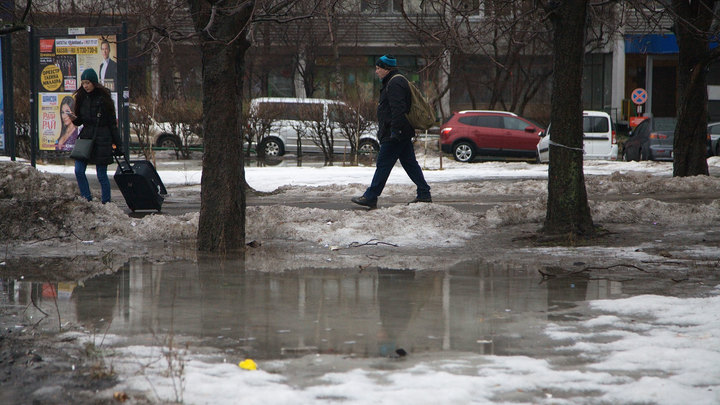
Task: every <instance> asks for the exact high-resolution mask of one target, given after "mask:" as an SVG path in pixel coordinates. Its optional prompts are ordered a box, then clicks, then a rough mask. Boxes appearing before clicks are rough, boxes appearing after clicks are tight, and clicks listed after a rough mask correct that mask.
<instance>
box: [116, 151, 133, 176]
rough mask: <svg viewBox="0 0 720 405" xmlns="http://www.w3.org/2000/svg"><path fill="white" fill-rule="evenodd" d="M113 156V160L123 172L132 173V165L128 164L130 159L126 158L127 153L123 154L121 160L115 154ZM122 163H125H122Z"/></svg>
mask: <svg viewBox="0 0 720 405" xmlns="http://www.w3.org/2000/svg"><path fill="white" fill-rule="evenodd" d="M113 156H114V157H115V162H117V165H118V167H119V168H120V171H121V172H123V173H133V169H132V165H131V164H130V159H128V157H127V155H123V161H122V162H121V161H120V159H119V158H118V156H117V155H115V154H113ZM123 163H124V164H125V165H123Z"/></svg>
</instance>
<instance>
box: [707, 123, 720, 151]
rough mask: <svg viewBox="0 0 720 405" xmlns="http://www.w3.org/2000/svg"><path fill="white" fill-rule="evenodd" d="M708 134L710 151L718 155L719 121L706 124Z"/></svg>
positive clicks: (719, 140) (719, 145) (719, 144)
mask: <svg viewBox="0 0 720 405" xmlns="http://www.w3.org/2000/svg"><path fill="white" fill-rule="evenodd" d="M708 133H709V134H710V151H711V152H712V155H714V156H720V122H713V123H710V124H708Z"/></svg>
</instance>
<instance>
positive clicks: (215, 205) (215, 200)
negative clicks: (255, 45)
mask: <svg viewBox="0 0 720 405" xmlns="http://www.w3.org/2000/svg"><path fill="white" fill-rule="evenodd" d="M188 3H189V5H190V10H191V15H192V16H193V19H194V22H195V29H196V31H197V32H198V33H199V34H200V47H201V50H202V63H203V68H202V76H203V127H204V128H203V129H204V149H205V150H204V153H203V170H202V180H201V187H202V190H201V194H200V219H199V223H198V236H197V248H198V250H200V251H210V252H222V253H225V252H231V251H237V250H239V249H242V248H243V247H244V245H245V207H246V205H245V204H246V203H245V189H244V187H243V186H244V184H245V181H244V178H245V171H244V168H243V154H242V137H241V136H240V127H239V121H238V117H239V116H240V106H241V104H242V102H241V95H240V90H241V89H242V74H243V65H244V57H245V51H246V50H247V48H248V46H249V45H248V43H247V41H246V40H245V32H244V31H241V30H243V27H246V24H247V22H248V21H249V19H250V15H251V11H252V10H251V9H250V8H247V7H246V8H237V9H234V10H233V11H232V12H227V13H218V12H216V11H217V10H214V8H223V7H224V3H225V2H224V1H219V2H215V1H213V2H209V1H204V0H188ZM211 3H212V4H211ZM211 16H212V18H211Z"/></svg>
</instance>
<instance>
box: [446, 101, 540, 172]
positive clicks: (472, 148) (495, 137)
mask: <svg viewBox="0 0 720 405" xmlns="http://www.w3.org/2000/svg"><path fill="white" fill-rule="evenodd" d="M543 131H544V128H542V127H540V126H539V125H538V124H536V123H534V122H532V121H530V120H528V119H526V118H523V117H520V116H518V115H517V114H514V113H511V112H506V111H487V110H465V111H459V112H456V113H455V114H453V116H452V117H450V119H449V120H448V121H447V122H445V123H444V124H443V125H442V126H441V127H440V145H441V148H442V151H443V152H445V153H452V155H453V156H454V157H455V160H457V161H459V162H471V161H473V159H475V158H476V157H479V156H482V157H485V158H491V159H497V158H520V159H532V160H536V158H537V149H536V147H537V143H538V141H539V140H540V133H541V132H543Z"/></svg>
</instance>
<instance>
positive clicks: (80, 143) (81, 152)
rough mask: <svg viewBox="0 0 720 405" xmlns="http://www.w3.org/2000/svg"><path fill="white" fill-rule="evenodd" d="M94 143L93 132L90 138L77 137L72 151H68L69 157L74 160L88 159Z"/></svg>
mask: <svg viewBox="0 0 720 405" xmlns="http://www.w3.org/2000/svg"><path fill="white" fill-rule="evenodd" d="M94 143H95V134H93V137H92V138H88V139H83V138H78V139H77V140H76V141H75V146H73V150H72V152H70V157H71V158H73V159H75V160H83V161H88V160H90V155H91V154H92V149H93V144H94Z"/></svg>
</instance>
